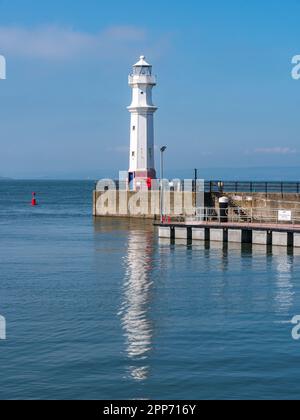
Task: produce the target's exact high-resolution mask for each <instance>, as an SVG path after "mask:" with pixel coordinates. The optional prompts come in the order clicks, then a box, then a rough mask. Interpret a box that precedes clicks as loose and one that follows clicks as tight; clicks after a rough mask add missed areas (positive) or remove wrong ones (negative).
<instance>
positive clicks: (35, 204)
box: [31, 192, 37, 207]
mask: <svg viewBox="0 0 300 420" xmlns="http://www.w3.org/2000/svg"><path fill="white" fill-rule="evenodd" d="M35 196H36V193H35V192H33V193H32V200H31V205H32V207H35V206H37V201H36V198H35Z"/></svg>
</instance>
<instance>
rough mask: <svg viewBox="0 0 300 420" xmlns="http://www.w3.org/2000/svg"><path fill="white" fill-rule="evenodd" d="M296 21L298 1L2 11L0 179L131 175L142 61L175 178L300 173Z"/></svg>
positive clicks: (42, 5) (62, 5) (21, 0)
mask: <svg viewBox="0 0 300 420" xmlns="http://www.w3.org/2000/svg"><path fill="white" fill-rule="evenodd" d="M299 16H300V3H299V1H296V0H287V1H285V2H283V1H279V0H272V1H271V0H269V1H267V0H265V1H258V0H252V1H251V2H245V1H244V0H228V1H226V2H225V1H224V0H216V1H201V0H200V1H199V0H197V1H196V0H186V1H185V2H183V1H172V2H171V1H166V0H165V1H162V0H160V1H158V0H153V1H151V2H140V3H136V2H125V1H124V0H122V1H121V0H111V1H109V2H104V1H99V0H89V1H88V2H87V1H81V0H76V1H74V0H73V1H71V0H60V1H58V0H52V1H51V2H50V1H47V0H45V1H43V2H41V1H38V0H35V1H34V0H0V54H2V55H4V56H5V57H6V60H7V80H5V81H3V80H0V145H1V153H0V176H1V175H2V176H12V177H44V176H48V177H64V178H65V177H89V176H90V177H98V176H99V177H101V176H103V175H107V176H114V175H116V174H117V173H118V170H126V169H128V168H127V167H128V156H127V148H128V145H129V114H128V112H127V110H126V106H127V105H129V103H130V94H131V92H130V89H129V87H128V85H127V76H128V73H129V70H130V66H131V64H133V63H134V62H135V61H136V59H137V58H138V56H139V55H141V54H145V55H146V56H147V58H148V60H149V61H151V62H152V64H153V66H154V71H155V73H156V74H157V75H158V81H159V84H158V86H157V88H156V89H155V92H154V99H155V103H156V105H157V106H158V107H159V111H158V112H157V114H156V120H155V124H156V126H155V129H156V143H157V145H161V144H167V145H168V153H167V156H166V158H167V163H166V164H167V168H168V171H169V172H170V173H172V175H173V174H176V171H178V173H182V171H184V170H186V171H187V170H192V169H193V168H194V167H198V168H199V169H201V168H218V167H226V168H238V167H269V166H270V167H271V166H272V167H297V166H300V165H299V157H300V145H299V133H300V130H299V128H300V126H299V111H300V80H299V81H295V80H293V79H292V78H291V70H292V64H291V60H292V57H293V56H294V55H296V54H300V25H299ZM211 172H212V173H211V176H212V177H213V176H214V173H213V172H214V169H212V170H211ZM299 172H300V171H299ZM278 178H280V169H279V174H278Z"/></svg>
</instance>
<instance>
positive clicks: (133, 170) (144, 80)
mask: <svg viewBox="0 0 300 420" xmlns="http://www.w3.org/2000/svg"><path fill="white" fill-rule="evenodd" d="M129 86H130V87H131V88H132V102H131V105H130V106H129V107H128V111H129V112H130V114H131V121H130V156H129V171H128V181H129V186H130V189H133V190H135V189H138V188H140V186H141V185H147V186H148V187H149V186H150V184H151V180H152V179H155V178H156V171H155V162H154V113H155V111H157V108H156V106H154V104H153V101H152V89H153V87H154V86H156V77H155V76H153V74H152V65H151V64H149V63H147V61H146V58H145V57H144V56H141V57H140V60H139V61H138V62H137V63H136V64H135V65H134V66H133V71H132V74H130V75H129Z"/></svg>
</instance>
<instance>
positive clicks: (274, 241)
mask: <svg viewBox="0 0 300 420" xmlns="http://www.w3.org/2000/svg"><path fill="white" fill-rule="evenodd" d="M158 228H159V237H160V238H167V239H174V240H175V242H176V240H181V241H182V240H185V241H188V240H191V241H202V242H208V241H210V242H213V243H216V242H219V243H220V242H221V243H232V244H243V243H248V244H253V245H256V246H262V247H267V246H270V245H273V246H281V247H294V248H300V225H299V226H298V225H297V226H296V225H264V224H245V225H242V224H238V223H236V224H232V223H228V224H224V223H220V224H218V223H214V222H211V223H210V222H203V223H199V224H193V225H187V224H184V223H182V224H164V225H162V224H161V225H158Z"/></svg>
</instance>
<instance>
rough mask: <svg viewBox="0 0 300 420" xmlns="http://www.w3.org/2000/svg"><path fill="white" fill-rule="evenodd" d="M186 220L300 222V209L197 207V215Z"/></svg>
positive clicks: (292, 223) (296, 223) (297, 223)
mask: <svg viewBox="0 0 300 420" xmlns="http://www.w3.org/2000/svg"><path fill="white" fill-rule="evenodd" d="M185 222H186V223H188V222H219V223H222V222H223V223H270V224H289V225H299V224H300V210H297V209H293V210H283V209H267V208H258V207H254V208H249V209H246V208H239V209H236V208H232V207H231V208H229V209H227V210H222V209H219V208H213V207H203V208H198V209H197V215H196V216H195V217H188V218H185Z"/></svg>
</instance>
